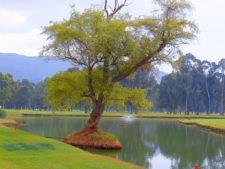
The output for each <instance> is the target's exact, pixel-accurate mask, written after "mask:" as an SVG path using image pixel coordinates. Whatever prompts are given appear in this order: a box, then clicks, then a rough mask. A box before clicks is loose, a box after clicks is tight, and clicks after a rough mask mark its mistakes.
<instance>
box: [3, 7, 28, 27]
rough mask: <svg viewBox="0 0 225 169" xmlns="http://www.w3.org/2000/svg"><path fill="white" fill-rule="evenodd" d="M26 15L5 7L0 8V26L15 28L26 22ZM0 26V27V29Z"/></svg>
mask: <svg viewBox="0 0 225 169" xmlns="http://www.w3.org/2000/svg"><path fill="white" fill-rule="evenodd" d="M26 20H27V18H26V16H24V15H22V14H20V13H18V12H15V11H10V10H6V9H0V23H1V28H6V29H7V28H15V27H19V26H21V25H23V24H25V23H26ZM1 28H0V29H1Z"/></svg>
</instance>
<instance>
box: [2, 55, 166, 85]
mask: <svg viewBox="0 0 225 169" xmlns="http://www.w3.org/2000/svg"><path fill="white" fill-rule="evenodd" d="M70 67H72V64H71V63H70V62H65V61H61V60H55V59H54V60H53V59H48V58H46V57H38V56H33V57H27V56H23V55H18V54H15V53H0V72H2V73H5V74H6V73H9V74H11V75H12V76H13V78H14V80H22V79H27V80H29V81H32V82H34V83H36V82H40V81H43V80H44V79H45V78H46V77H51V76H53V75H54V74H56V73H59V72H60V71H65V70H67V69H68V68H70ZM164 75H165V73H163V72H157V73H156V75H155V77H156V80H157V82H159V81H160V80H161V78H162V77H163V76H164Z"/></svg>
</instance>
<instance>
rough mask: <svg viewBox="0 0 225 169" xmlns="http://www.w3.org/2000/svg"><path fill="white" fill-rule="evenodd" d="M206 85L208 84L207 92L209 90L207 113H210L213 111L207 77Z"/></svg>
mask: <svg viewBox="0 0 225 169" xmlns="http://www.w3.org/2000/svg"><path fill="white" fill-rule="evenodd" d="M205 86H206V92H207V96H208V104H209V105H208V111H207V114H210V113H211V97H210V93H209V86H208V81H207V79H206V83H205Z"/></svg>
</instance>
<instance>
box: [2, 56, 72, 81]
mask: <svg viewBox="0 0 225 169" xmlns="http://www.w3.org/2000/svg"><path fill="white" fill-rule="evenodd" d="M71 66H72V65H71V64H70V63H68V62H64V61H59V60H49V59H46V58H43V57H27V56H23V55H18V54H13V53H7V54H6V53H0V72H2V73H9V74H11V75H13V77H14V79H15V80H22V79H28V80H29V81H32V82H39V81H43V80H44V79H45V78H46V77H51V76H53V75H54V74H56V73H58V72H60V71H64V70H67V69H68V68H69V67H71Z"/></svg>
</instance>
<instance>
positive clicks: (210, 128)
mask: <svg viewBox="0 0 225 169" xmlns="http://www.w3.org/2000/svg"><path fill="white" fill-rule="evenodd" d="M178 122H179V123H181V124H183V125H188V126H196V127H198V128H201V129H203V130H207V131H212V132H214V133H217V134H225V128H224V129H223V128H219V127H213V126H210V125H206V124H200V123H198V122H187V121H182V120H180V121H178Z"/></svg>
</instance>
